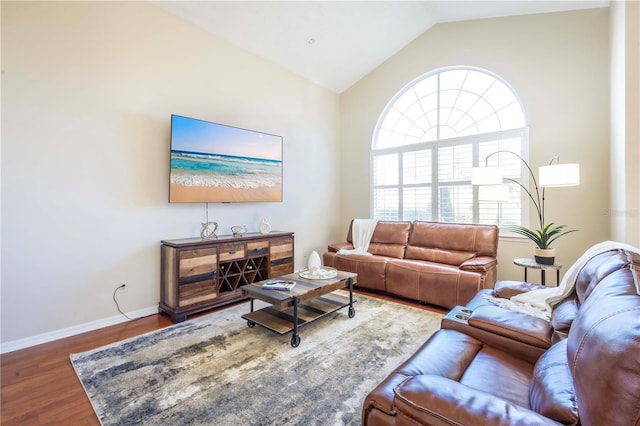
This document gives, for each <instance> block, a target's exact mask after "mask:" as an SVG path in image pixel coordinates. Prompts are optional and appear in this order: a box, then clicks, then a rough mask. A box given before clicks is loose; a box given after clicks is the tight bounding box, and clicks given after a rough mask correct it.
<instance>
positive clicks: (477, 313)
mask: <svg viewBox="0 0 640 426" xmlns="http://www.w3.org/2000/svg"><path fill="white" fill-rule="evenodd" d="M468 322H469V326H471V327H473V328H477V329H480V330H484V331H487V332H489V333H491V334H495V335H498V336H504V337H506V338H508V339H510V340H515V341H518V342H522V343H526V344H528V345H531V346H535V347H538V348H543V349H546V348H548V347H550V346H551V336H552V333H553V328H552V327H551V324H550V323H549V322H548V321H545V320H543V319H542V318H538V317H534V316H533V315H527V314H525V313H522V312H515V311H510V310H508V309H504V308H500V307H499V306H493V305H485V306H479V307H478V308H476V309H474V310H473V312H471V314H469V319H468Z"/></svg>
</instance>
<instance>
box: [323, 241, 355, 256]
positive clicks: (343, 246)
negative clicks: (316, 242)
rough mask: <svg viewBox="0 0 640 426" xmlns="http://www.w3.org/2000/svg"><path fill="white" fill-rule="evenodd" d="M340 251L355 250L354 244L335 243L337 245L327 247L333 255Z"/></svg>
mask: <svg viewBox="0 0 640 426" xmlns="http://www.w3.org/2000/svg"><path fill="white" fill-rule="evenodd" d="M340 249H347V250H352V249H353V244H351V243H348V242H346V241H345V242H343V243H335V244H329V245H328V246H327V251H330V252H332V253H337V252H338V250H340Z"/></svg>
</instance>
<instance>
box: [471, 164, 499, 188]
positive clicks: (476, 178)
mask: <svg viewBox="0 0 640 426" xmlns="http://www.w3.org/2000/svg"><path fill="white" fill-rule="evenodd" d="M501 183H502V168H500V167H499V166H488V167H474V168H472V169H471V184H472V185H500V184H501Z"/></svg>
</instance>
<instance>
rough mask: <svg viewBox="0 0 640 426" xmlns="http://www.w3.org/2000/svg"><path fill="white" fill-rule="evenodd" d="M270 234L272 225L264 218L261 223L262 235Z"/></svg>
mask: <svg viewBox="0 0 640 426" xmlns="http://www.w3.org/2000/svg"><path fill="white" fill-rule="evenodd" d="M269 232H271V224H270V223H269V220H267V218H266V217H263V218H262V221H260V233H261V234H268V233H269Z"/></svg>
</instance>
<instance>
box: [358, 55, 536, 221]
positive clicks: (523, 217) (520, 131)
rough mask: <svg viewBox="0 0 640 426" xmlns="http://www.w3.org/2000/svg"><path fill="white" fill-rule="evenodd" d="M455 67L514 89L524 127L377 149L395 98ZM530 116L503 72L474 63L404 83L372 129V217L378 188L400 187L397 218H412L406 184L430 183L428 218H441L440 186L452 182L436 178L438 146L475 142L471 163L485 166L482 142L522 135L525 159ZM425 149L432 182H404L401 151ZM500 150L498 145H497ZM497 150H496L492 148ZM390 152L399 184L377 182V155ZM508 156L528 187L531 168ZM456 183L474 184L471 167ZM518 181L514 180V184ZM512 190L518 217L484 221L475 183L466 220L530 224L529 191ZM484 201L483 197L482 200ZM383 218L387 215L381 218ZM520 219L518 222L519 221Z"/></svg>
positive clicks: (492, 160) (491, 160)
mask: <svg viewBox="0 0 640 426" xmlns="http://www.w3.org/2000/svg"><path fill="white" fill-rule="evenodd" d="M452 70H453V71H455V70H473V71H479V72H483V73H486V74H488V75H490V76H492V77H493V78H495V79H496V80H498V81H500V82H501V83H502V84H504V85H505V86H506V87H507V88H509V89H510V90H511V92H512V94H513V95H514V97H515V99H516V101H517V102H518V104H519V106H520V109H521V111H522V118H523V121H524V127H519V128H510V129H507V130H499V131H494V132H490V133H480V134H475V135H468V136H462V137H454V138H449V139H437V140H436V141H429V142H420V143H414V144H408V145H401V146H393V147H388V148H380V149H376V148H375V147H376V142H377V138H378V135H379V132H380V129H381V125H382V123H383V121H384V120H385V118H386V116H387V113H388V112H389V111H390V110H391V109H392V108H393V107H394V105H395V103H396V101H397V100H398V99H399V98H400V97H401V96H402V95H404V94H405V92H406V91H407V90H411V89H412V87H413V86H415V85H416V84H418V83H420V82H421V81H423V80H424V79H427V78H430V77H432V76H433V75H435V74H438V73H443V72H447V71H452ZM439 109H440V105H439V104H438V110H439ZM526 123H527V120H526V114H525V110H524V106H523V104H522V101H521V100H520V97H519V96H518V94H517V93H516V92H515V90H513V88H512V87H511V86H510V85H509V83H508V82H507V81H505V80H504V79H502V78H501V77H500V76H498V75H496V74H494V73H492V72H490V71H487V70H484V69H479V68H474V67H447V68H441V69H437V70H434V71H432V72H429V73H427V74H425V75H423V76H420V77H418V78H416V79H415V80H413V81H412V82H410V83H409V84H408V85H406V86H405V87H403V88H402V89H401V90H400V91H399V92H398V93H397V94H396V95H395V96H394V97H393V98H392V99H391V100H390V102H389V103H388V104H387V106H386V107H385V109H384V111H383V113H382V114H381V115H380V117H379V118H378V122H377V123H376V127H375V130H374V133H373V139H372V144H371V147H372V148H371V151H370V152H371V155H370V170H371V176H370V191H369V194H370V206H371V211H370V214H371V217H376V211H375V210H376V205H375V191H376V189H381V188H385V187H388V188H393V189H397V191H398V202H397V205H396V212H397V215H398V216H397V220H413V219H414V217H412V218H405V217H403V195H402V192H403V188H410V187H429V188H431V203H430V204H431V218H430V219H428V220H432V221H441V219H442V218H440V217H438V214H439V210H440V208H439V199H438V197H439V193H440V191H439V188H440V187H441V186H444V185H446V186H451V185H452V183H451V182H446V183H443V185H440V184H439V182H438V179H437V176H438V164H437V150H438V149H440V148H443V147H449V146H457V145H458V146H459V145H467V144H471V145H472V164H471V167H478V166H480V167H482V166H485V161H486V159H485V156H484V155H483V156H482V158H480V157H481V156H480V154H479V151H480V144H482V143H484V142H490V141H497V140H503V139H507V138H519V139H520V149H519V152H518V154H519V155H520V156H521V157H522V158H523V159H524V160H525V161H528V152H529V128H528V126H527V125H526ZM438 138H439V135H438ZM424 149H431V150H432V153H433V154H432V156H431V158H432V159H433V161H432V162H431V168H432V178H431V183H429V184H415V185H404V183H403V173H402V165H401V162H402V154H403V153H406V152H412V151H419V150H424ZM496 151H497V149H496ZM492 152H494V151H492ZM387 154H397V155H398V162H399V164H398V182H397V184H394V185H376V184H375V182H376V179H375V173H376V170H375V159H376V157H377V156H379V155H387ZM508 157H509V156H503V161H512V163H513V164H512V166H513V165H514V164H515V163H518V164H519V165H520V176H519V177H516V180H518V181H519V182H520V183H521V184H522V185H523V186H524V187H525V188H527V190H528V187H529V174H528V170H526V168H525V166H524V164H521V163H522V162H521V161H520V160H519V159H517V157H515V156H511V157H512V158H508ZM488 164H489V165H496V164H497V156H493V157H491V158H489V160H488ZM454 185H464V186H466V187H467V188H468V187H469V186H470V185H471V178H470V170H469V177H468V180H458V181H456V182H455V183H454ZM512 185H515V184H512ZM512 190H513V191H517V198H519V213H520V214H519V221H518V220H517V219H514V218H513V217H512V219H511V220H510V221H506V222H503V221H502V219H501V218H500V215H498V219H497V220H496V221H495V222H487V221H486V220H485V221H481V219H480V200H479V199H478V193H479V189H478V187H472V194H473V195H472V197H473V198H472V205H473V207H472V215H471V216H472V217H471V221H470V222H469V221H467V222H465V223H492V224H493V223H495V224H497V225H499V226H502V225H504V224H507V223H508V224H510V225H511V224H518V225H519V224H527V223H528V222H529V202H528V198H527V196H526V193H525V192H524V191H521V190H520V188H519V187H516V188H514V189H512ZM483 203H484V201H483ZM500 208H501V207H497V209H500ZM382 219H384V218H382ZM518 222H519V223H518Z"/></svg>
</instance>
